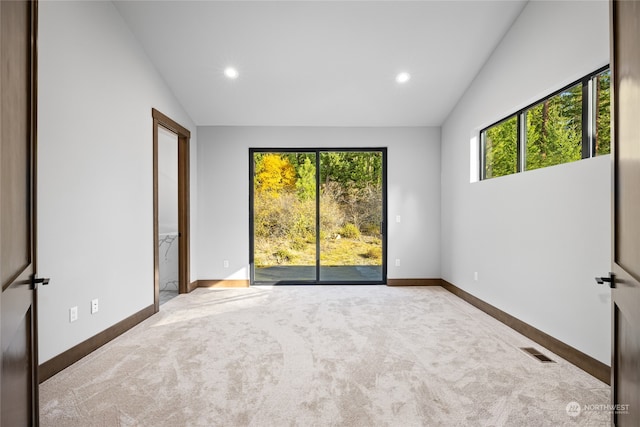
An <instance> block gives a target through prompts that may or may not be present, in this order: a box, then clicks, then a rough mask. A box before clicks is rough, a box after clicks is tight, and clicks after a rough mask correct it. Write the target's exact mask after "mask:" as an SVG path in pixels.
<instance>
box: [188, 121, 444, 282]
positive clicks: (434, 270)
mask: <svg viewBox="0 0 640 427" xmlns="http://www.w3.org/2000/svg"><path fill="white" fill-rule="evenodd" d="M198 138H199V145H198V173H199V176H198V197H199V200H198V206H199V208H200V211H199V212H198V217H199V218H200V224H199V234H198V251H197V252H198V275H199V278H200V279H205V280H206V279H215V280H219V279H236V280H238V279H239V280H247V279H249V148H250V147H255V148H260V147H270V148H282V147H325V148H340V147H388V151H387V161H388V170H387V180H388V215H389V227H388V233H389V238H388V259H389V267H388V277H389V278H434V277H435V278H438V277H440V131H439V129H438V128H330V127H326V128H313V127H199V128H198ZM396 215H401V217H402V222H401V223H400V224H398V223H396V222H395V217H396ZM396 258H400V259H401V266H400V267H395V265H394V261H393V260H395V259H396ZM224 260H229V268H223V261H224Z"/></svg>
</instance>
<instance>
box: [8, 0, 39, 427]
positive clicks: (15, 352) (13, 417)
mask: <svg viewBox="0 0 640 427" xmlns="http://www.w3.org/2000/svg"><path fill="white" fill-rule="evenodd" d="M36 9H37V5H36V3H35V2H30V1H0V24H1V25H0V62H1V64H0V92H1V95H2V96H1V101H0V104H1V107H0V201H1V202H0V283H1V285H2V292H1V293H0V327H1V328H0V341H1V343H2V353H1V354H0V357H1V359H0V361H1V362H2V370H1V371H0V383H1V388H0V393H1V395H0V405H1V406H0V413H1V414H2V415H1V417H0V420H1V421H0V422H1V425H2V426H6V427H9V426H32V425H37V424H38V382H37V380H38V378H37V377H38V376H37V367H38V364H37V360H38V356H37V318H36V284H35V282H36V280H35V279H34V277H35V276H34V275H35V259H34V258H35V228H34V226H33V222H34V219H35V205H34V196H35V179H34V171H35V161H34V159H35V137H36V133H35V129H36V127H35V123H36V122H35V119H36V109H35V107H36V90H35V89H36V79H35V74H36V71H35V68H36V61H35V59H36V50H35V39H36V38H35V35H36V23H37V17H36V15H37V10H36Z"/></svg>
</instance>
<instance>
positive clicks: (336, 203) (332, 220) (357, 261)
mask: <svg viewBox="0 0 640 427" xmlns="http://www.w3.org/2000/svg"><path fill="white" fill-rule="evenodd" d="M250 176H251V179H250V210H251V212H250V240H251V241H250V247H251V249H250V264H251V283H252V284H258V285H261V284H384V283H385V282H386V211H387V209H386V203H387V202H386V149H385V148H357V149H355V148H354V149H250Z"/></svg>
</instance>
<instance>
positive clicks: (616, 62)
mask: <svg viewBox="0 0 640 427" xmlns="http://www.w3.org/2000/svg"><path fill="white" fill-rule="evenodd" d="M611 22H612V25H611V29H612V31H611V33H612V52H611V54H612V64H611V65H612V73H613V108H614V109H613V124H614V126H613V129H614V135H613V137H614V143H613V151H612V153H613V162H614V164H613V170H614V174H613V176H614V186H613V187H614V189H613V193H614V197H613V236H614V237H613V273H614V275H615V280H614V282H613V289H612V292H611V297H612V301H613V304H612V306H613V317H612V322H613V329H612V338H613V351H612V360H611V363H612V374H611V386H612V399H613V402H612V403H613V405H614V406H613V411H614V414H613V423H614V425H618V426H636V427H637V426H640V50H639V46H640V2H635V1H614V2H612V3H611Z"/></svg>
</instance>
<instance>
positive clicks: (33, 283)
mask: <svg viewBox="0 0 640 427" xmlns="http://www.w3.org/2000/svg"><path fill="white" fill-rule="evenodd" d="M49 280H51V279H49V278H48V277H46V278H38V279H36V278H35V277H34V278H33V279H31V289H35V288H36V286H37V284H38V283H42V284H43V285H44V286H46V285H48V284H49Z"/></svg>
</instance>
